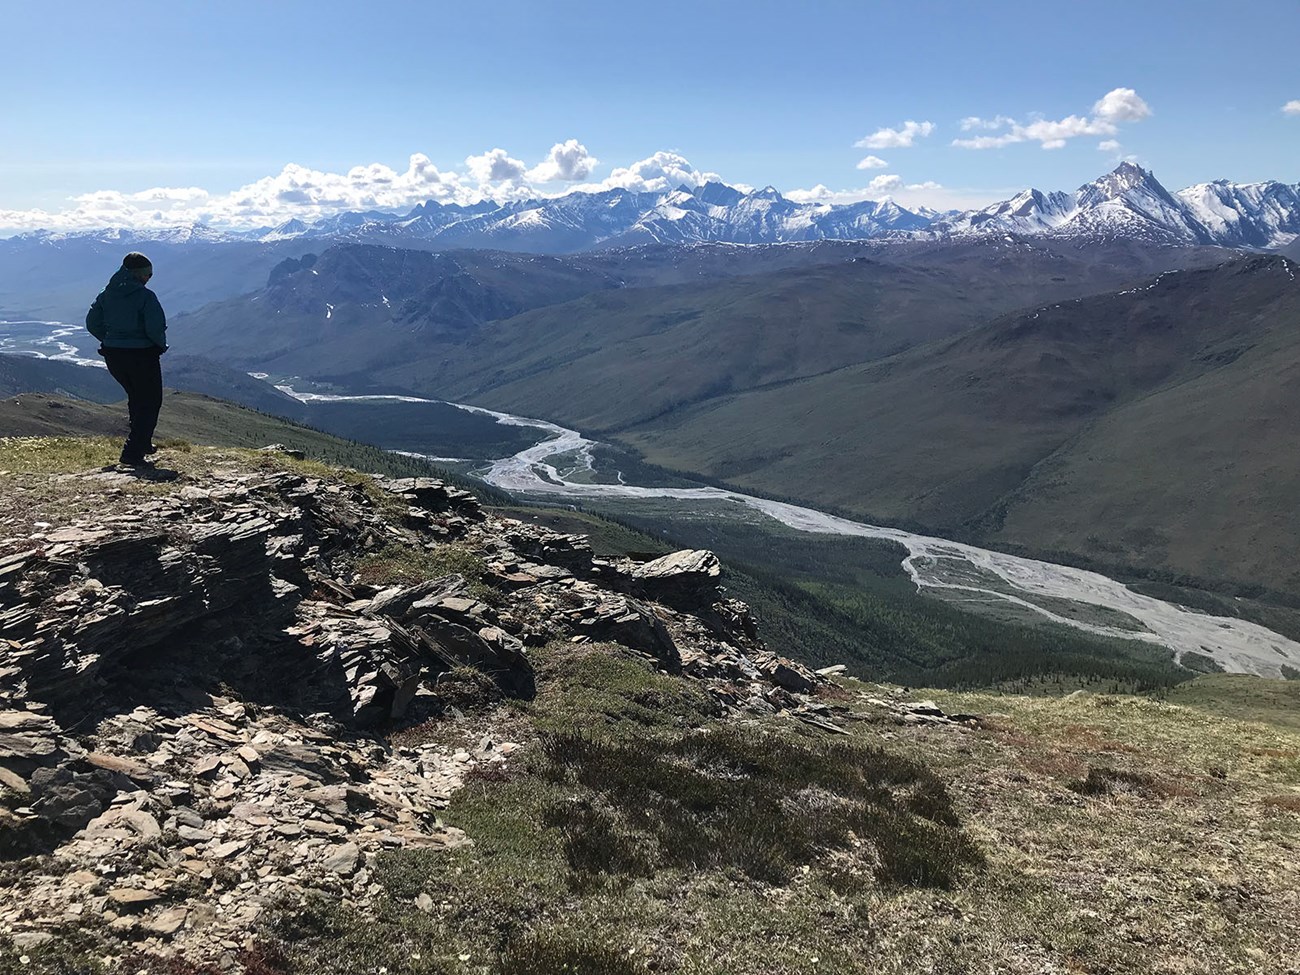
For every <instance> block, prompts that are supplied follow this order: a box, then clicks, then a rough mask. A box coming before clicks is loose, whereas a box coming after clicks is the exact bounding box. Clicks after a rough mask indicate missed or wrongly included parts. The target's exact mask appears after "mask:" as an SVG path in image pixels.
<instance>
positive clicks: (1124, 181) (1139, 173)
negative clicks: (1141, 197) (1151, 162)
mask: <svg viewBox="0 0 1300 975" xmlns="http://www.w3.org/2000/svg"><path fill="white" fill-rule="evenodd" d="M1134 191H1145V192H1148V193H1151V194H1153V195H1155V196H1158V197H1160V198H1162V199H1165V200H1168V201H1169V203H1171V204H1172V203H1173V202H1174V201H1173V198H1172V197H1171V196H1170V195H1169V191H1168V190H1166V189H1165V188H1164V187H1163V186H1162V185H1160V181H1159V180H1158V179H1156V177H1155V174H1154V173H1152V172H1151V171H1150V170H1147V169H1143V168H1142V167H1141V166H1139V165H1138V164H1137V163H1133V162H1128V161H1127V160H1126V161H1124V162H1122V163H1120V164H1119V165H1118V166H1116V167H1115V168H1114V169H1112V170H1111V171H1110V172H1109V173H1107V174H1106V175H1105V176H1102V177H1099V178H1098V179H1095V180H1093V181H1092V182H1090V183H1085V184H1084V185H1083V186H1080V187H1079V206H1080V207H1087V206H1093V205H1096V204H1098V203H1102V202H1105V201H1106V200H1115V199H1119V198H1120V197H1123V196H1127V195H1129V194H1131V193H1133V192H1134Z"/></svg>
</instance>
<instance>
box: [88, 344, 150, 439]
mask: <svg viewBox="0 0 1300 975" xmlns="http://www.w3.org/2000/svg"><path fill="white" fill-rule="evenodd" d="M100 355H102V356H103V357H104V361H105V362H106V363H107V364H108V371H109V374H110V375H112V377H113V378H114V379H116V380H117V382H118V385H119V386H121V387H122V388H123V389H124V390H126V408H127V412H128V413H129V414H130V417H131V432H130V434H129V435H128V436H127V438H126V443H125V444H123V445H122V458H123V459H124V460H143V459H144V455H145V454H147V453H149V451H150V448H151V447H152V446H153V431H154V427H156V426H157V425H158V412H159V410H161V409H162V367H161V365H160V364H159V362H158V357H159V355H160V353H159V352H158V350H156V349H100Z"/></svg>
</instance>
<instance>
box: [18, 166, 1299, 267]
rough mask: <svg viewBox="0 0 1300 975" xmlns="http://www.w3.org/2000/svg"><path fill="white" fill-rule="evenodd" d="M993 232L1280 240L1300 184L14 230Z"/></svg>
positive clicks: (855, 236)
mask: <svg viewBox="0 0 1300 975" xmlns="http://www.w3.org/2000/svg"><path fill="white" fill-rule="evenodd" d="M1003 233H1017V234H1044V235H1049V236H1054V237H1070V238H1086V239H1106V240H1110V239H1116V238H1121V239H1139V240H1150V241H1160V242H1163V243H1183V244H1212V245H1218V246H1224V247H1255V248H1275V247H1282V246H1285V245H1287V244H1289V243H1291V242H1292V241H1293V240H1295V239H1296V237H1297V235H1300V184H1286V183H1280V182H1276V181H1266V182H1261V183H1232V182H1228V181H1226V180H1218V181H1215V182H1211V183H1200V184H1197V185H1195V186H1189V187H1187V188H1186V189H1184V190H1180V191H1178V192H1177V193H1171V192H1169V191H1168V190H1166V189H1165V187H1164V186H1162V185H1161V184H1160V182H1159V181H1158V180H1157V179H1156V177H1155V176H1154V174H1152V173H1151V172H1150V171H1148V170H1146V169H1144V168H1142V167H1141V166H1138V165H1136V164H1134V163H1131V162H1124V163H1121V164H1120V165H1119V166H1118V167H1117V168H1116V169H1115V170H1113V171H1112V172H1110V173H1107V174H1106V175H1104V176H1102V177H1100V178H1098V179H1096V180H1093V181H1092V182H1089V183H1085V184H1084V185H1083V186H1080V187H1079V188H1078V189H1077V190H1075V191H1074V192H1072V193H1070V192H1062V191H1056V192H1043V191H1041V190H1037V189H1026V190H1025V191H1024V192H1022V193H1020V194H1018V195H1016V196H1015V197H1013V198H1011V199H1009V200H1004V201H1002V202H999V203H995V204H993V205H991V206H988V207H984V208H982V209H977V210H969V211H964V212H957V211H950V212H944V213H940V212H936V211H934V210H930V209H926V208H919V209H916V210H909V209H906V208H905V207H902V206H900V205H899V204H897V203H895V202H893V201H891V200H888V199H885V200H866V201H862V202H857V203H848V204H832V203H824V202H796V201H794V200H791V199H789V198H787V197H785V196H782V195H781V193H779V192H778V191H777V190H775V189H774V188H772V187H770V186H768V187H764V188H763V189H760V190H751V191H748V192H745V191H742V190H740V189H737V188H736V187H733V186H729V185H727V184H725V183H721V182H709V183H705V184H703V185H701V186H697V187H688V186H681V187H678V188H677V189H674V190H669V191H665V192H635V191H631V190H625V189H610V190H604V191H601V192H595V193H592V192H573V193H569V194H567V195H564V196H560V197H554V198H543V199H530V200H516V201H509V202H504V203H497V202H494V201H491V200H483V201H481V202H479V203H475V204H472V205H468V206H466V205H462V204H456V203H439V202H438V201H436V200H430V201H428V202H425V203H421V204H419V205H418V206H416V207H414V208H413V209H411V210H409V211H407V212H405V213H384V212H380V211H364V212H349V213H343V214H339V215H335V216H331V217H327V218H324V219H321V220H318V221H316V222H314V223H306V222H304V221H302V220H299V219H291V220H288V221H285V222H284V223H282V224H280V225H278V226H275V227H262V228H258V229H254V230H248V231H220V230H216V229H213V228H211V227H207V226H204V225H202V224H195V225H190V226H182V227H174V228H168V229H165V230H157V231H149V232H135V233H132V232H128V231H122V230H112V231H108V232H91V233H85V232H76V233H55V232H50V231H36V232H34V233H29V234H23V235H20V236H19V237H17V238H12V239H11V241H19V242H22V241H26V242H38V241H45V242H50V243H58V242H62V241H67V240H73V239H93V240H97V241H101V242H105V243H113V244H116V245H119V247H120V245H122V244H134V243H139V242H145V241H148V242H159V243H163V244H169V245H185V244H189V245H197V244H204V243H235V242H245V243H247V242H257V243H262V244H275V243H282V242H285V241H301V240H315V241H329V242H342V241H347V242H356V243H373V244H390V245H393V246H399V247H406V248H425V249H437V250H446V249H453V248H464V247H473V248H491V249H496V250H507V251H528V252H534V253H551V254H556V253H574V252H578V251H585V250H592V249H595V248H610V247H624V246H632V245H638V244H648V243H691V242H705V241H713V242H728V243H737V244H760V243H769V244H770V243H785V242H795V241H811V240H865V239H868V238H875V237H887V238H898V237H903V238H918V239H941V238H946V237H969V236H989V235H996V234H1003ZM9 246H13V245H12V244H10V245H9Z"/></svg>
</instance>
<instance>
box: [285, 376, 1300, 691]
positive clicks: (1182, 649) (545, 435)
mask: <svg viewBox="0 0 1300 975" xmlns="http://www.w3.org/2000/svg"><path fill="white" fill-rule="evenodd" d="M278 388H279V389H280V390H281V391H283V392H285V393H288V394H289V395H291V396H293V397H295V398H296V399H299V400H301V401H303V402H305V403H310V402H313V401H329V402H346V401H350V400H352V401H366V400H369V401H374V400H377V399H378V400H390V401H393V402H408V403H428V402H432V401H430V400H422V399H421V398H419V397H415V396H349V395H345V394H338V393H310V392H300V391H297V390H295V389H294V387H293V386H292V385H281V386H279V387H278ZM452 405H455V406H457V407H459V408H460V409H463V410H469V411H472V412H476V413H480V414H484V415H487V416H491V417H494V418H495V419H496V420H497V422H498V423H503V424H508V425H511V426H524V427H532V428H534V429H536V430H537V432H538V441H537V443H535V444H534V445H532V446H530V447H528V448H527V449H525V450H521V451H519V452H518V453H516V454H513V455H512V456H509V457H504V458H501V459H499V460H494V461H492V462H491V463H490V464H488V465H487V466H486V468H485V469H484V470H482V471H480V472H479V474H480V476H481V477H482V478H483V479H484V480H485V481H487V482H488V483H489V484H491V485H493V486H494V487H498V488H501V489H502V490H505V491H508V492H510V493H512V494H516V495H521V496H524V497H535V498H545V499H550V500H559V499H564V498H570V499H575V500H580V499H597V498H618V499H624V500H628V501H635V500H637V499H664V498H668V499H674V500H676V501H679V502H682V503H683V504H685V505H689V504H690V503H691V502H697V503H709V504H716V503H723V504H735V505H743V506H745V507H747V508H750V509H753V510H755V511H758V512H761V513H762V514H764V515H766V516H767V517H769V518H772V519H774V520H775V521H778V522H780V523H781V524H783V525H786V526H788V527H790V528H793V529H796V530H798V531H804V532H812V533H817V534H828V535H848V536H857V537H862V538H877V539H883V540H886V541H891V542H897V543H898V544H900V545H902V546H903V547H904V548H905V549H906V550H907V556H906V558H904V560H903V563H902V564H903V568H904V569H905V570H906V571H907V573H908V575H909V576H910V577H911V578H912V581H913V582H914V583H915V584H916V586H917V588H918V589H920V590H926V589H930V590H950V591H951V590H960V591H963V592H966V593H971V594H975V595H979V596H982V597H987V598H994V599H1000V600H1004V601H1006V602H1007V603H1011V604H1014V605H1016V606H1019V607H1021V608H1023V609H1025V610H1028V611H1031V612H1034V613H1037V614H1040V615H1041V616H1043V617H1045V618H1047V619H1049V620H1052V621H1054V622H1057V623H1061V624H1064V625H1066V626H1071V627H1075V628H1077V629H1082V630H1087V631H1088V632H1091V633H1096V634H1099V635H1102V636H1108V637H1120V638H1125V639H1139V640H1146V641H1149V642H1151V643H1155V644H1159V645H1163V646H1166V647H1169V648H1170V649H1172V650H1173V651H1174V653H1175V655H1176V656H1177V657H1178V658H1180V659H1181V657H1182V655H1183V654H1185V653H1189V652H1191V653H1198V654H1203V655H1205V656H1208V657H1211V658H1212V659H1213V660H1214V661H1215V662H1217V663H1218V664H1219V665H1220V666H1221V667H1223V668H1224V670H1226V671H1228V672H1230V673H1246V674H1256V675H1259V676H1262V677H1280V676H1282V667H1283V666H1284V665H1286V666H1290V667H1293V668H1295V669H1297V670H1300V643H1297V642H1295V641H1294V640H1291V639H1289V638H1287V637H1284V636H1282V635H1280V634H1278V633H1274V632H1273V631H1272V630H1269V629H1267V628H1265V627H1263V626H1260V625H1259V624H1256V623H1251V622H1249V621H1246V620H1241V619H1236V618H1234V617H1224V616H1210V615H1207V614H1205V613H1200V612H1197V611H1195V610H1191V609H1188V608H1186V607H1183V606H1179V605H1177V604H1174V603H1170V602H1166V601H1164V600H1161V599H1155V598H1153V597H1151V596H1144V595H1142V594H1140V593H1136V592H1133V591H1132V590H1131V589H1129V588H1128V587H1127V586H1125V585H1124V584H1123V583H1121V582H1118V581H1116V580H1114V579H1111V578H1109V577H1107V576H1104V575H1101V574H1100V573H1097V572H1090V571H1087V570H1085V569H1078V568H1074V567H1072V566H1065V565H1057V564H1055V563H1052V562H1042V561H1039V560H1037V559H1027V558H1022V557H1019V556H1015V555H1007V554H1005V553H1002V552H993V551H990V550H988V549H982V548H978V547H976V546H973V545H965V544H962V543H959V542H952V541H949V540H947V539H943V538H935V537H932V536H928V535H917V534H914V533H912V532H906V531H901V530H899V529H896V528H885V527H881V526H878V525H869V524H865V523H863V522H857V521H851V520H849V519H847V518H840V517H836V516H834V515H829V514H826V513H824V512H820V511H817V510H815V509H813V508H807V507H802V506H800V505H794V504H788V503H785V502H780V501H769V500H767V499H765V498H757V497H753V496H751V495H747V494H741V493H739V492H736V491H727V490H723V489H720V488H714V487H694V488H666V487H640V486H637V485H632V484H625V483H621V481H622V478H621V476H619V477H618V478H617V479H618V481H620V483H601V482H600V480H598V479H596V478H595V477H593V475H596V474H598V473H600V472H598V471H597V470H596V460H595V454H594V452H593V448H594V447H595V446H597V444H596V442H595V441H592V440H589V439H587V438H586V437H584V436H582V434H580V433H579V432H578V431H576V430H569V429H567V428H565V427H562V426H560V425H558V424H555V423H550V422H548V421H546V420H538V419H532V418H529V417H521V416H514V415H512V414H509V413H500V412H497V411H494V410H488V409H483V408H482V407H477V406H469V405H465V404H459V403H458V404H452ZM1055 600H1060V601H1064V602H1069V603H1075V604H1081V605H1083V606H1091V607H1099V608H1100V609H1101V610H1103V611H1108V612H1112V613H1119V614H1124V615H1126V616H1129V617H1132V618H1133V619H1136V620H1138V621H1139V622H1140V623H1141V624H1142V625H1143V626H1145V627H1146V630H1145V631H1136V632H1135V631H1133V630H1132V629H1126V628H1118V627H1111V626H1106V625H1102V624H1098V623H1089V622H1084V621H1081V620H1079V619H1075V618H1072V617H1070V616H1065V615H1061V614H1059V613H1057V612H1054V611H1053V610H1051V609H1050V608H1048V607H1046V606H1044V605H1041V602H1040V601H1042V602H1051V601H1055Z"/></svg>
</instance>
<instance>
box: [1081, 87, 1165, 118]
mask: <svg viewBox="0 0 1300 975" xmlns="http://www.w3.org/2000/svg"><path fill="white" fill-rule="evenodd" d="M1092 114H1093V115H1095V116H1097V117H1098V118H1103V119H1106V120H1107V121H1108V122H1141V121H1142V120H1143V119H1144V118H1150V117H1151V106H1150V105H1148V104H1147V103H1146V102H1144V101H1143V100H1142V99H1141V98H1140V97H1139V96H1138V93H1137V92H1135V91H1134V90H1133V89H1132V88H1112V89H1111V90H1110V91H1108V92H1106V94H1104V95H1102V96H1101V98H1099V99H1098V100H1097V104H1095V105H1093V106H1092Z"/></svg>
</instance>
